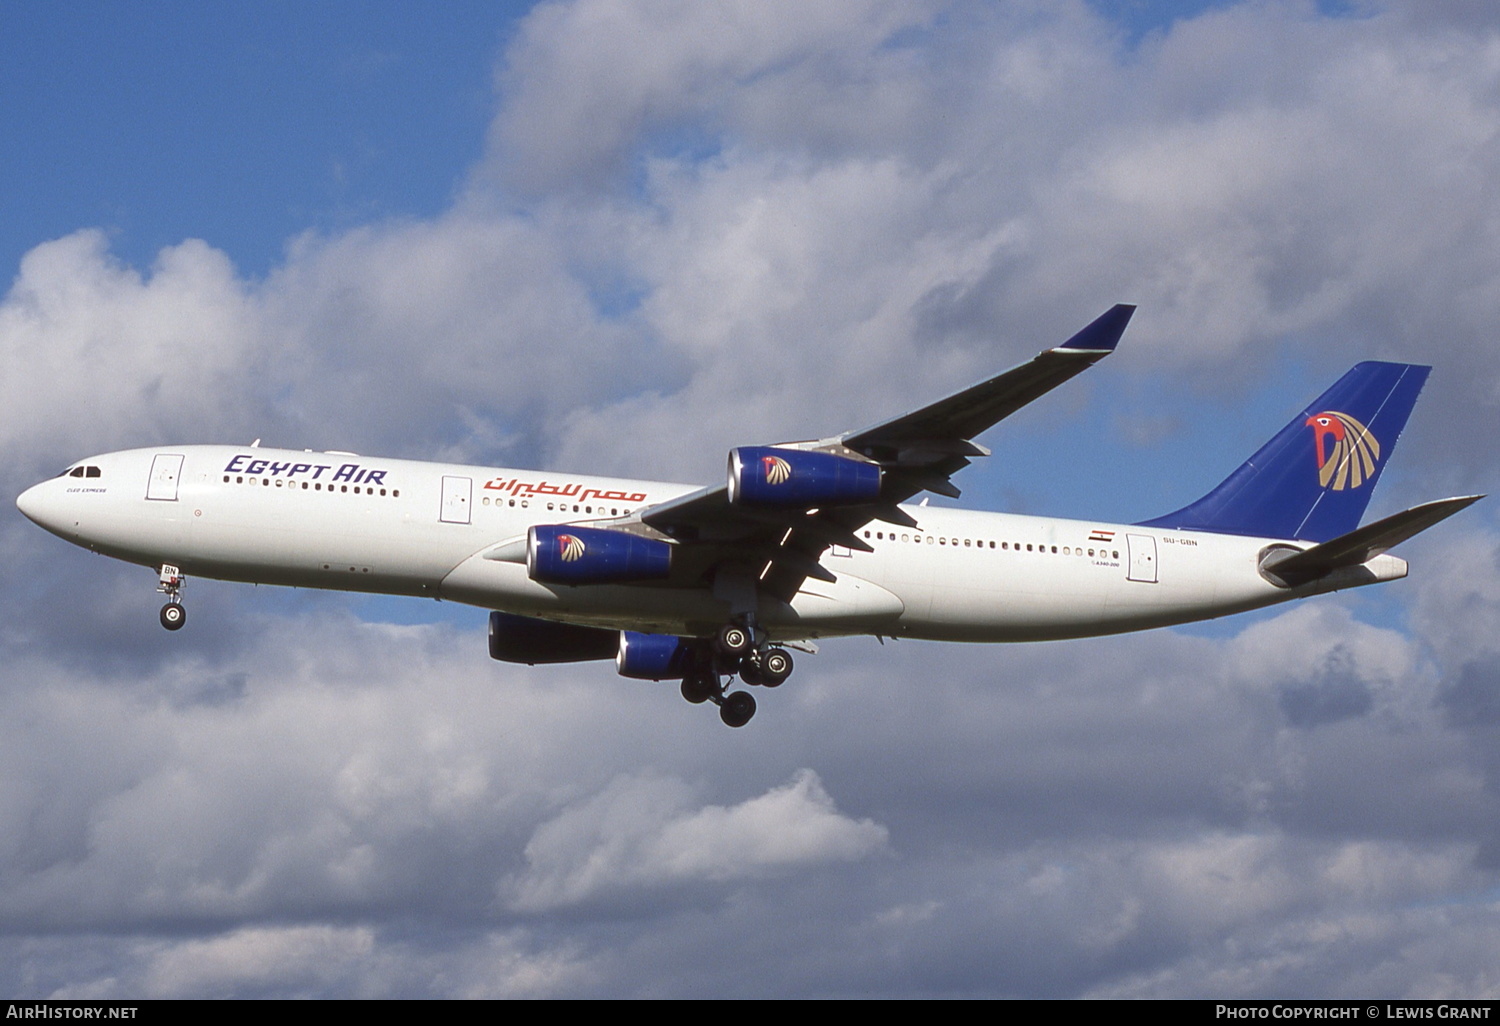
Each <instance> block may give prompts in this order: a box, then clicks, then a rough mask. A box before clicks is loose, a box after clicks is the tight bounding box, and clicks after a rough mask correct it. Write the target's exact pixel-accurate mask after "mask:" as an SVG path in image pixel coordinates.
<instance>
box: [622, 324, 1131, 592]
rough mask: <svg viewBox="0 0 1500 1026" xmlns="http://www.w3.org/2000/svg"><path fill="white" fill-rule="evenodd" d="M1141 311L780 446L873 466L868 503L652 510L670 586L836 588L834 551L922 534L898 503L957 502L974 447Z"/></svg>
mask: <svg viewBox="0 0 1500 1026" xmlns="http://www.w3.org/2000/svg"><path fill="white" fill-rule="evenodd" d="M1134 312H1135V307H1134V306H1127V305H1123V304H1122V305H1119V306H1115V307H1113V308H1112V309H1110V310H1108V311H1106V312H1105V313H1104V314H1103V315H1101V316H1100V317H1099V318H1098V319H1097V320H1095V321H1094V322H1093V323H1091V324H1089V325H1088V327H1086V328H1084V329H1083V330H1082V331H1080V332H1078V334H1076V335H1074V336H1073V337H1072V338H1070V339H1068V341H1066V342H1064V343H1063V344H1062V345H1060V346H1057V347H1056V348H1053V349H1048V350H1046V351H1044V352H1042V353H1041V354H1039V355H1038V356H1036V357H1034V358H1033V359H1031V360H1029V361H1027V362H1026V363H1023V364H1021V365H1020V366H1018V367H1014V368H1012V369H1011V370H1008V371H1006V372H1005V373H1003V374H998V375H996V376H995V377H993V378H990V379H988V380H987V381H981V382H979V383H978V384H976V385H972V386H970V387H969V388H966V389H964V390H963V391H961V392H956V393H954V394H953V395H950V396H948V397H947V398H946V399H940V400H938V401H937V402H935V403H932V404H931V405H929V406H924V407H922V408H921V409H919V410H914V411H912V412H911V413H907V414H905V415H903V416H900V417H896V418H894V419H892V420H887V421H883V422H881V423H879V424H875V425H873V426H871V427H868V428H864V429H863V430H860V431H851V432H849V433H847V434H843V435H839V436H837V437H835V438H828V439H822V440H820V441H815V442H794V443H786V444H783V445H780V446H775V447H773V448H774V449H776V450H800V451H805V452H818V453H827V454H830V455H834V456H841V457H845V458H846V459H849V460H853V461H857V462H859V463H863V464H875V465H876V466H878V467H879V468H880V477H879V480H880V483H879V491H878V494H876V495H873V496H871V497H870V498H869V501H864V502H861V503H859V504H857V505H840V506H837V507H830V508H823V509H819V508H814V507H813V506H812V505H811V504H808V505H806V506H803V507H794V508H785V507H783V508H764V507H751V506H747V505H745V504H743V503H736V502H733V501H731V494H730V489H729V487H728V485H717V486H714V487H709V488H704V489H701V490H700V491H697V492H691V493H689V494H687V495H684V496H681V497H680V498H677V499H673V500H671V501H669V502H664V503H661V504H659V505H657V506H653V507H650V508H648V509H645V510H643V511H641V513H640V514H639V515H638V518H637V519H638V520H639V522H640V523H642V524H643V525H645V526H646V527H647V528H649V529H651V530H654V531H659V532H661V534H663V535H666V536H667V537H670V538H672V539H674V540H676V541H678V542H679V543H680V544H679V546H678V549H677V551H676V553H675V554H674V558H673V574H672V576H673V578H674V581H673V583H687V582H688V581H689V580H696V581H711V580H712V578H713V577H714V576H715V575H717V574H720V573H726V572H727V573H730V574H736V575H740V576H749V577H753V579H754V580H755V581H756V582H757V583H756V586H757V587H758V588H759V589H760V590H761V591H762V592H764V593H766V594H768V595H770V596H772V597H774V598H776V599H779V600H780V601H783V602H788V601H790V600H791V598H792V596H793V595H795V594H796V593H797V590H798V589H799V588H800V587H801V586H802V582H803V581H804V580H805V579H806V578H808V577H815V578H818V579H820V580H826V581H832V580H834V575H833V574H832V573H831V572H830V571H829V570H828V569H827V568H826V567H824V566H823V565H822V563H821V562H820V561H819V560H820V557H821V555H822V553H823V551H824V550H825V549H827V548H828V546H830V545H843V546H847V547H849V548H853V549H863V550H865V551H869V550H870V546H869V545H868V544H867V543H866V542H865V541H864V540H863V539H861V538H860V537H859V536H858V532H859V529H860V528H862V527H863V526H864V525H865V524H868V523H870V522H871V521H874V520H880V521H884V522H886V523H890V524H900V525H903V526H906V527H913V526H915V524H916V522H915V521H914V520H913V519H912V518H911V517H910V516H909V515H908V514H907V513H905V512H904V511H902V510H901V509H900V508H899V505H898V504H899V503H902V502H905V501H906V500H907V499H910V498H911V497H912V496H914V495H916V494H917V493H919V492H922V491H930V492H936V493H937V494H939V495H947V496H951V497H955V498H956V497H957V496H958V494H959V491H958V489H957V488H955V487H954V486H953V483H952V482H951V481H950V480H949V479H950V478H951V477H952V475H953V474H955V473H957V472H958V471H959V470H962V469H963V468H964V467H966V466H968V465H969V461H970V460H971V459H973V458H974V457H977V456H988V455H989V450H987V449H985V448H984V447H983V446H981V445H978V444H977V443H975V441H974V438H975V437H976V436H978V435H979V434H981V433H983V432H984V431H985V430H986V429H988V428H990V427H992V426H994V425H995V424H997V423H999V422H1000V421H1001V420H1004V419H1005V418H1006V417H1008V416H1010V415H1011V414H1012V413H1014V412H1016V411H1017V410H1019V409H1020V408H1021V407H1023V406H1025V405H1026V404H1027V403H1029V402H1031V401H1032V400H1034V399H1036V398H1038V397H1039V396H1042V395H1045V394H1046V393H1047V392H1050V391H1051V390H1052V389H1054V388H1056V387H1057V386H1058V385H1061V384H1062V383H1063V382H1065V381H1067V380H1069V379H1070V378H1072V377H1073V376H1074V375H1076V374H1078V373H1080V372H1082V371H1084V370H1086V369H1087V368H1089V367H1091V366H1093V365H1094V364H1095V363H1097V362H1099V361H1100V360H1101V359H1103V358H1104V357H1106V356H1108V355H1109V354H1110V353H1111V352H1113V351H1114V348H1115V346H1116V345H1117V344H1118V343H1119V341H1120V336H1121V335H1122V334H1123V333H1124V331H1125V326H1126V325H1127V324H1128V323H1129V322H1130V317H1131V314H1133V313H1134Z"/></svg>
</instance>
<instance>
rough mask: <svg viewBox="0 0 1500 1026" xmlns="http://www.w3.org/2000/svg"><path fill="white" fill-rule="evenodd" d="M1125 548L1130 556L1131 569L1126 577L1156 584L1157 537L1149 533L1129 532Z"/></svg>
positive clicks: (1130, 579) (1129, 579)
mask: <svg viewBox="0 0 1500 1026" xmlns="http://www.w3.org/2000/svg"><path fill="white" fill-rule="evenodd" d="M1125 548H1126V550H1127V551H1128V554H1129V556H1130V569H1129V570H1128V571H1126V573H1125V579H1126V580H1128V581H1140V582H1142V583H1144V584H1155V583H1156V539H1155V538H1154V537H1152V536H1151V535H1149V534H1127V535H1126V536H1125Z"/></svg>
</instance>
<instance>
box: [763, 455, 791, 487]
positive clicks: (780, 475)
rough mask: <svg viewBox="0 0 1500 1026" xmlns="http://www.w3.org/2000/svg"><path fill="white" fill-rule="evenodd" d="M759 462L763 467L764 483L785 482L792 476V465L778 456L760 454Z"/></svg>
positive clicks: (776, 483) (777, 483) (775, 483)
mask: <svg viewBox="0 0 1500 1026" xmlns="http://www.w3.org/2000/svg"><path fill="white" fill-rule="evenodd" d="M760 462H761V465H762V466H763V467H765V471H766V484H773V485H779V484H785V483H786V482H787V481H788V480H789V479H790V478H791V476H792V465H791V464H790V463H788V462H787V461H786V460H784V459H782V458H781V457H780V456H762V457H761V458H760Z"/></svg>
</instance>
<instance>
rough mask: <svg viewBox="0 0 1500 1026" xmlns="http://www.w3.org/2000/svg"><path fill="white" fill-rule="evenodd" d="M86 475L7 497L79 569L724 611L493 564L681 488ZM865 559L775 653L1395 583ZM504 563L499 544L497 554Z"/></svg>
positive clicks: (467, 470)
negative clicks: (540, 532) (861, 638)
mask: <svg viewBox="0 0 1500 1026" xmlns="http://www.w3.org/2000/svg"><path fill="white" fill-rule="evenodd" d="M85 464H86V465H88V467H90V468H97V471H94V470H92V469H91V470H90V473H91V474H92V475H93V476H84V477H72V476H61V477H57V478H53V479H50V480H48V481H44V482H42V483H41V484H38V485H36V486H35V487H33V488H31V489H29V490H28V491H27V492H26V493H25V494H24V495H23V496H21V498H20V499H19V500H18V504H19V505H20V507H21V509H22V510H23V512H25V513H26V515H27V516H28V517H30V518H31V519H33V520H35V521H36V522H37V523H39V524H41V525H42V526H44V527H46V528H47V529H48V530H50V531H52V532H53V533H55V534H57V535H59V536H61V537H63V538H65V539H67V540H68V541H71V542H74V543H75V544H78V545H81V546H84V547H86V548H89V549H91V550H93V551H96V552H101V553H104V554H106V555H110V556H115V557H118V558H120V559H124V560H128V561H130V562H134V563H140V564H143V565H146V566H152V567H158V566H161V565H162V564H171V565H174V566H177V567H179V568H180V569H181V571H182V572H183V573H184V574H186V575H189V576H194V575H197V576H204V577H214V578H221V579H224V580H232V581H248V582H256V583H261V584H278V585H288V586H293V587H305V588H331V589H339V590H349V591H365V592H380V593H387V594H395V595H414V596H427V597H430V598H437V599H448V600H452V601H457V602H464V603H468V604H471V605H475V606H480V607H483V608H487V609H500V610H505V611H508V612H513V613H520V614H524V615H529V616H536V617H543V618H548V619H556V620H564V621H569V622H573V623H582V624H592V625H597V626H603V627H618V628H626V629H631V630H641V631H650V632H656V633H696V632H700V631H702V630H703V629H704V628H705V625H707V628H708V629H709V630H712V625H715V624H719V623H722V622H723V621H724V620H725V619H726V617H727V615H728V607H727V606H726V605H725V604H724V603H722V602H721V601H720V600H719V599H716V598H715V597H714V596H713V594H712V593H711V592H710V591H709V590H708V589H707V588H706V587H705V588H702V589H698V588H680V587H667V586H662V585H653V584H640V585H584V586H564V585H548V584H539V583H537V582H535V581H533V580H531V579H530V578H529V577H528V576H527V570H526V566H525V564H524V563H522V562H514V561H511V560H509V559H505V558H495V551H496V550H497V549H498V548H501V547H503V546H504V543H506V542H511V541H514V540H515V539H518V538H521V537H523V536H524V535H525V534H526V531H527V528H528V527H530V526H532V525H536V524H580V523H581V524H587V523H588V522H590V521H596V520H611V519H614V518H617V517H621V516H625V515H627V514H630V513H634V512H636V511H638V510H640V509H642V508H643V507H646V506H650V505H654V504H657V503H660V502H663V501H665V500H668V499H671V498H675V497H677V496H679V495H683V494H686V493H688V492H690V491H693V490H694V489H693V487H691V486H687V485H678V484H666V483H662V482H655V481H633V480H619V479H612V478H599V477H584V476H577V475H567V474H554V473H542V472H536V471H525V470H504V469H495V468H490V467H476V466H462V465H450V464H437V463H423V462H414V461H408V460H391V459H372V458H367V457H362V456H355V455H350V454H339V453H321V452H310V451H291V450H271V449H257V448H252V449H247V448H235V447H228V446H179V447H174V448H155V449H136V450H131V451H127V452H118V453H110V454H108V455H104V456H99V457H95V458H92V459H89V460H85V461H82V463H80V466H83V465H85ZM902 509H903V510H904V511H905V512H906V513H907V514H909V515H910V516H911V517H912V518H914V519H915V520H916V521H917V527H916V528H911V527H897V526H892V525H890V524H886V523H882V522H874V523H871V524H869V525H867V526H866V527H864V528H861V529H860V531H859V535H860V537H861V538H863V539H864V540H866V541H867V542H868V544H869V545H870V546H871V547H872V548H873V549H874V551H873V552H861V551H858V550H850V549H845V548H840V547H835V548H833V549H832V550H830V551H829V552H826V553H824V555H823V557H822V564H823V566H824V567H826V568H827V569H828V570H830V571H832V572H833V574H834V575H836V576H837V578H838V580H837V581H836V582H835V583H825V582H823V581H819V580H816V579H812V578H809V579H808V580H807V581H806V582H805V583H804V584H803V586H802V590H801V591H800V592H799V594H798V595H797V596H796V597H795V598H794V599H793V600H792V602H791V603H790V604H789V605H785V606H782V605H777V606H776V607H775V608H772V609H765V608H762V610H761V611H760V618H761V622H762V623H763V624H764V625H765V626H766V627H767V628H768V629H769V630H770V631H771V633H772V634H773V635H775V636H779V637H782V638H815V637H821V636H831V635H841V634H879V635H886V636H902V637H913V638H932V639H941V640H954V641H1032V640H1042V639H1051V638H1071V637H1085V636H1090V635H1098V634H1112V633H1118V632H1122V631H1131V630H1139V629H1143V628H1149V627H1160V626H1164V625H1168V624H1175V623H1184V622H1188V621H1192V620H1202V619H1207V618H1211V617H1216V616H1222V615H1225V614H1228V613H1235V612H1241V611H1243V610H1247V609H1254V608H1257V607H1260V606H1265V605H1270V604H1272V603H1276V602H1281V601H1285V600H1287V599H1292V598H1299V597H1302V596H1305V595H1310V594H1316V593H1319V592H1325V591H1332V590H1336V589H1338V588H1344V587H1351V586H1356V585H1359V584H1367V583H1374V582H1375V581H1379V580H1390V579H1393V578H1396V577H1402V576H1405V573H1406V564H1405V563H1404V562H1403V561H1402V560H1400V559H1398V558H1396V557H1394V556H1389V555H1384V556H1379V557H1376V558H1375V559H1373V560H1371V561H1370V562H1369V563H1367V564H1365V565H1364V566H1361V567H1356V568H1352V569H1351V570H1350V571H1347V572H1340V573H1338V574H1335V575H1333V576H1332V577H1330V578H1325V579H1324V580H1322V581H1320V582H1318V583H1316V584H1312V585H1306V586H1303V587H1300V588H1285V587H1278V586H1276V585H1275V584H1273V583H1272V582H1270V581H1268V580H1267V579H1266V578H1264V577H1263V576H1262V575H1261V574H1260V572H1259V570H1258V566H1259V561H1260V558H1261V556H1262V554H1263V553H1264V552H1265V550H1266V548H1267V546H1269V545H1274V544H1287V545H1292V546H1293V547H1296V548H1304V547H1306V546H1305V545H1304V544H1300V543H1289V542H1280V541H1277V540H1274V539H1264V538H1246V537H1240V536H1236V535H1220V534H1208V533H1202V532H1190V531H1170V530H1160V529H1155V528H1141V527H1131V526H1125V525H1114V524H1100V523H1096V522H1092V521H1080V520H1059V519H1053V518H1048V517H1026V516H1014V515H1010V514H1003V513H984V512H975V511H969V510H959V509H947V508H933V507H927V506H903V507H902ZM513 548H514V546H512V549H513Z"/></svg>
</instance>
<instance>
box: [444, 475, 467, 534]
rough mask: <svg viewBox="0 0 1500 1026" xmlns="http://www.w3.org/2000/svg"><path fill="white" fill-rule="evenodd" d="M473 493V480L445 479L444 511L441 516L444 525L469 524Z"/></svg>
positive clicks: (465, 478)
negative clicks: (470, 502)
mask: <svg viewBox="0 0 1500 1026" xmlns="http://www.w3.org/2000/svg"><path fill="white" fill-rule="evenodd" d="M473 491H474V481H473V479H472V478H467V477H445V478H443V511H442V514H441V516H440V519H441V520H442V521H443V523H445V524H467V523H468V522H469V500H470V499H471V498H472V497H473Z"/></svg>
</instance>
